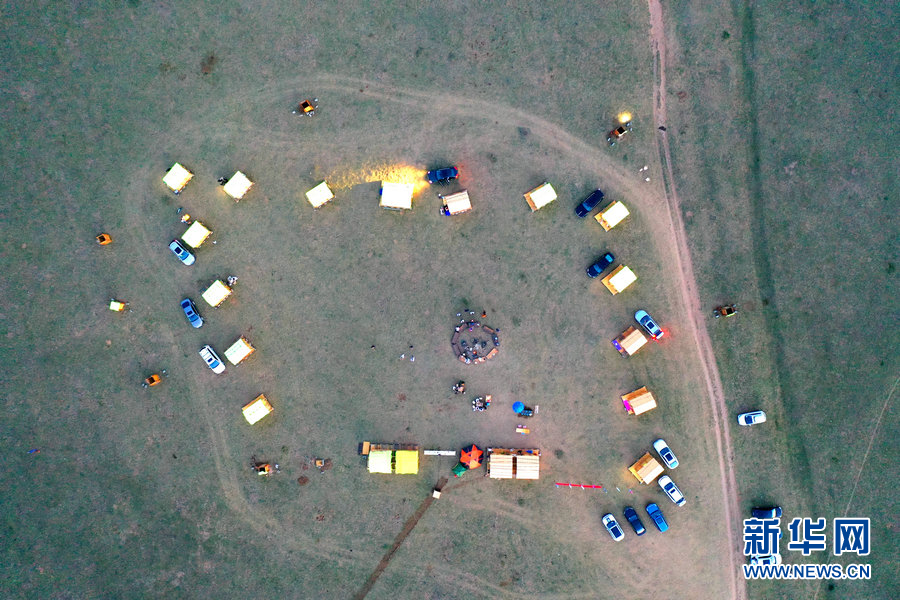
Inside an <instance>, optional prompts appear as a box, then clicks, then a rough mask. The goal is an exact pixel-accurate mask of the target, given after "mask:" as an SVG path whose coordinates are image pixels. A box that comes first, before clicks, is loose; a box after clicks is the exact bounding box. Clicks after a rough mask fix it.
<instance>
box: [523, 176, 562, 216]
mask: <svg viewBox="0 0 900 600" xmlns="http://www.w3.org/2000/svg"><path fill="white" fill-rule="evenodd" d="M554 200H556V191H555V190H554V189H553V186H552V185H550V184H549V183H548V182H546V181H545V182H544V183H542V184H541V185H539V186H537V187H536V188H534V189H533V190H531V191H530V192H525V202H527V203H528V206H530V207H531V212H534V211H536V210H538V209H541V208H543V207H545V206H547V205H548V204H550V203H551V202H553V201H554Z"/></svg>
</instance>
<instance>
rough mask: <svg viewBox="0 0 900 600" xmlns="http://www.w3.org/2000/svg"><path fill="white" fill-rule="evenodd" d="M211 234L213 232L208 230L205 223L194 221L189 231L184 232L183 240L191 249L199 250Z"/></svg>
mask: <svg viewBox="0 0 900 600" xmlns="http://www.w3.org/2000/svg"><path fill="white" fill-rule="evenodd" d="M211 233H212V231H210V230H209V229H207V228H206V226H205V225H203V223H201V222H200V221H194V222H193V223H192V224H191V226H190V227H188V229H187V231H185V232H184V235H182V236H181V239H183V240H184V243H185V244H187V245H188V246H190V247H191V248H199V247H200V246H202V245H203V242H205V241H206V238H208V237H209V235H210V234H211Z"/></svg>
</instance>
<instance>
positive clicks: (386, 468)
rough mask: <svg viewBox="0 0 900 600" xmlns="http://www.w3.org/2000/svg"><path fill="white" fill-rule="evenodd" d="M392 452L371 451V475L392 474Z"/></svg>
mask: <svg viewBox="0 0 900 600" xmlns="http://www.w3.org/2000/svg"><path fill="white" fill-rule="evenodd" d="M392 454H393V451H392V450H370V451H369V473H391V472H392V471H391V455H392Z"/></svg>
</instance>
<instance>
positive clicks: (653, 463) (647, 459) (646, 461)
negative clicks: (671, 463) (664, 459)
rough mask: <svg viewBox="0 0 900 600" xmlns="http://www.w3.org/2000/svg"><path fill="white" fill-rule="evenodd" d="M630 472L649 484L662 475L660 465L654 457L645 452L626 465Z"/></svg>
mask: <svg viewBox="0 0 900 600" xmlns="http://www.w3.org/2000/svg"><path fill="white" fill-rule="evenodd" d="M628 470H629V471H631V474H632V475H634V476H635V477H637V480H638V481H640V482H641V483H646V484H651V483H653V480H654V479H656V478H657V477H659V476H660V475H662V472H663V468H662V465H661V464H659V462H657V460H656V459H655V458H653V457H652V456H650V453H649V452H648V453H646V454H645V455H643V456H642V457H640V458H639V459H638V461H637V462H636V463H634V464H633V465H631V466H630V467H628Z"/></svg>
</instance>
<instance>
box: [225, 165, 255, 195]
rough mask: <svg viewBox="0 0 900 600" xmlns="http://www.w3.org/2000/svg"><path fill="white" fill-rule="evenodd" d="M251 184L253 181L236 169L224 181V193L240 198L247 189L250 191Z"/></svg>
mask: <svg viewBox="0 0 900 600" xmlns="http://www.w3.org/2000/svg"><path fill="white" fill-rule="evenodd" d="M252 185H253V182H252V181H250V180H249V179H247V176H246V175H244V174H243V173H241V172H240V171H237V172H236V173H235V174H234V175H232V176H231V179H229V180H228V181H227V182H226V183H225V193H226V194H228V195H229V196H231V197H232V198H234V199H235V200H240V199H241V198H243V197H244V195H245V194H246V193H247V192H248V191H250V187H251V186H252Z"/></svg>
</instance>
